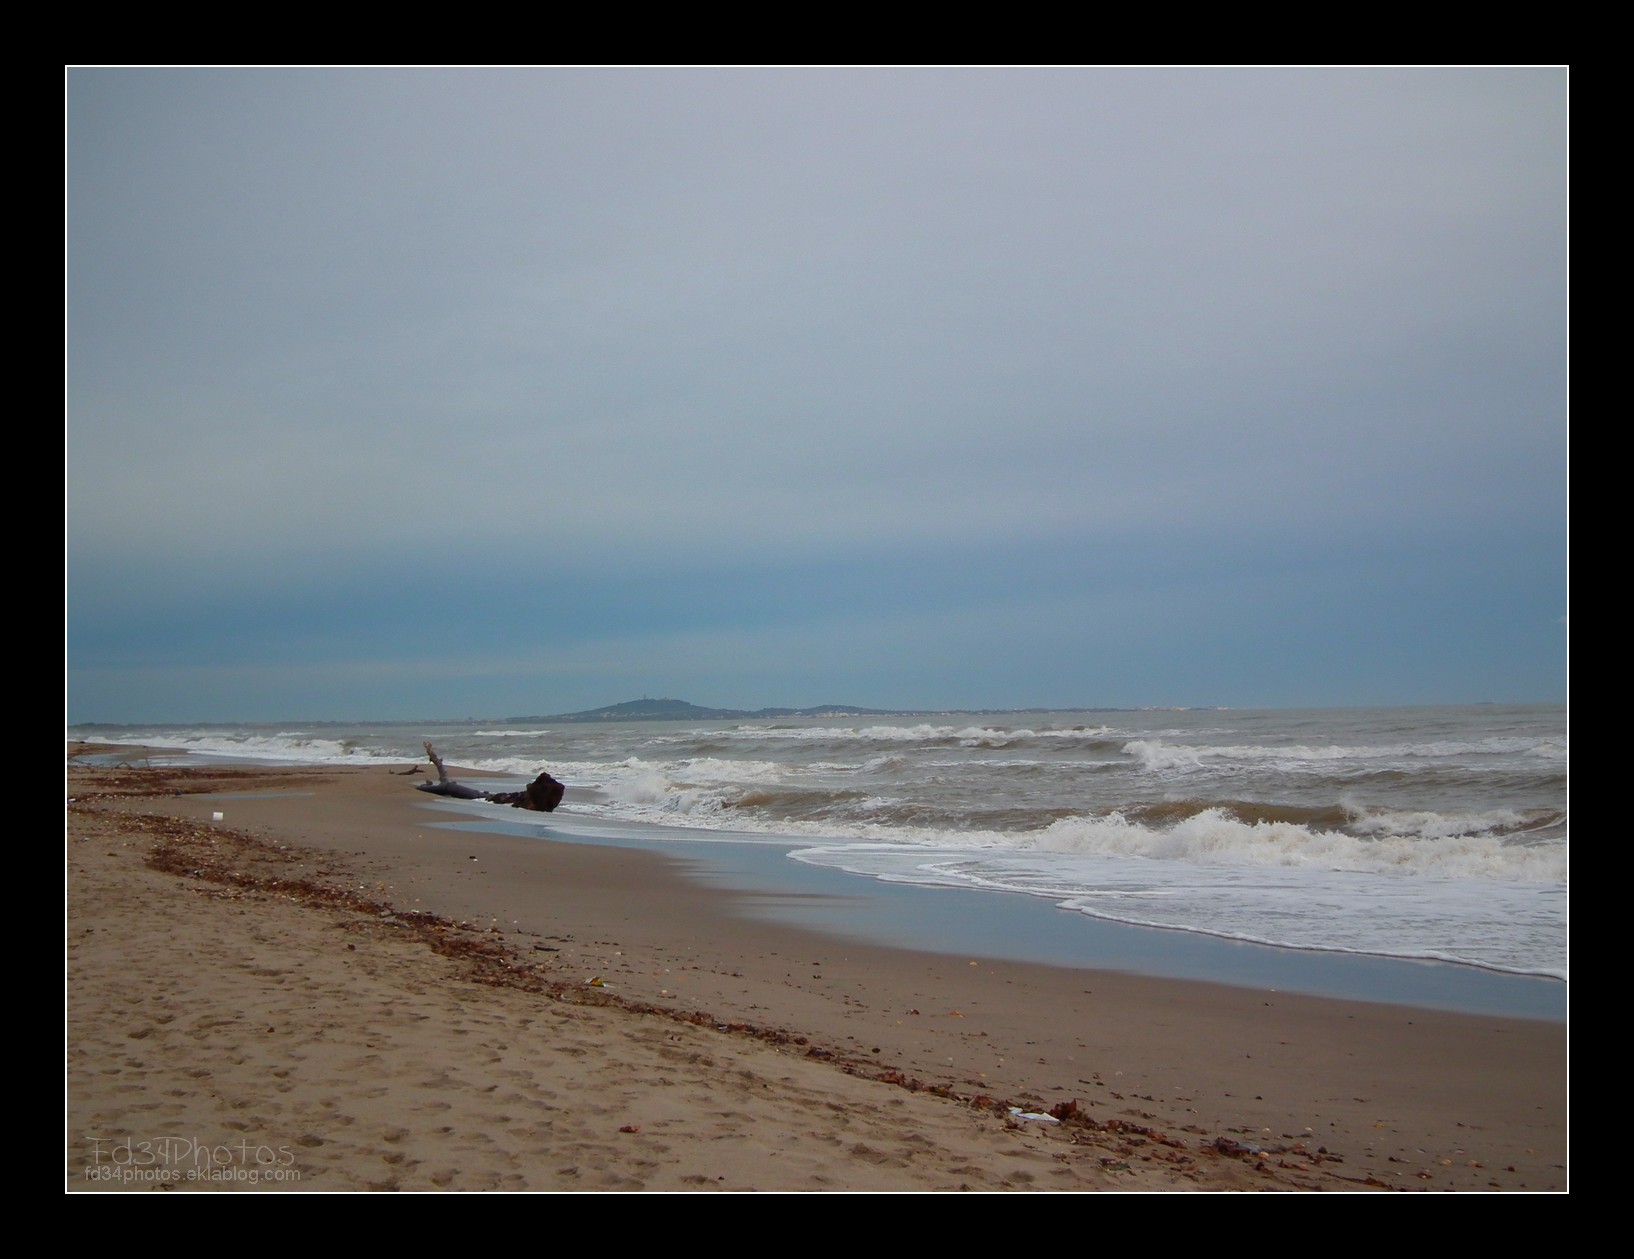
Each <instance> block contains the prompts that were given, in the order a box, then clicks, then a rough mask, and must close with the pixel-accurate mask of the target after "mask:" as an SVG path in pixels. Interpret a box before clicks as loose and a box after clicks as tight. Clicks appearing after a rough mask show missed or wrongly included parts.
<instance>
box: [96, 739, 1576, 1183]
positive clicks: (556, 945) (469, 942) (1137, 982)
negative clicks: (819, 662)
mask: <svg viewBox="0 0 1634 1259" xmlns="http://www.w3.org/2000/svg"><path fill="white" fill-rule="evenodd" d="M68 776H69V795H70V796H71V797H72V798H73V803H72V804H71V805H70V807H69V811H68V820H67V876H68V883H67V892H68V902H67V909H68V914H67V1042H68V1049H67V1055H68V1070H67V1107H66V1146H67V1185H68V1188H69V1189H70V1190H76V1191H78V1190H86V1189H119V1190H133V1189H134V1190H142V1191H153V1190H177V1189H209V1190H219V1189H255V1190H267V1189H273V1190H296V1191H314V1190H323V1191H346V1190H366V1189H402V1190H433V1189H461V1190H474V1189H514V1190H535V1191H570V1190H578V1191H588V1190H604V1191H605V1190H648V1191H655V1190H664V1191H690V1190H715V1191H743V1190H761V1191H777V1190H782V1191H835V1190H852V1191H941V1190H961V1189H964V1190H987V1191H992V1190H1034V1191H1038V1190H1053V1191H1086V1190H1110V1191H1120V1190H1121V1191H1157V1190H1192V1191H1196V1190H1327V1191H1377V1190H1412V1191H1440V1190H1465V1191H1467V1190H1476V1191H1499V1190H1505V1191H1516V1190H1532V1191H1559V1190H1564V1189H1565V1188H1566V1183H1567V1182H1566V1114H1567V1105H1566V1029H1565V1027H1564V1026H1562V1025H1560V1024H1557V1023H1549V1022H1543V1021H1532V1020H1522V1019H1504V1018H1494V1017H1482V1016H1473V1015H1465V1014H1451V1013H1438V1012H1433V1011H1425V1010H1419V1009H1409V1008H1403V1007H1394V1006H1383V1005H1372V1004H1362V1003H1350V1002H1342V1001H1332V1000H1325V999H1318V998H1308V997H1301V996H1296V995H1290V994H1286V993H1270V992H1260V991H1253V990H1248V989H1239V988H1230V987H1223V986H1216V985H1209V984H1199V983H1187V982H1180V981H1167V980H1155V979H1150V978H1141V977H1132V976H1126V975H1120V974H1114V973H1109V972H1103V971H1085V970H1072V969H1063V968H1055V967H1046V966H1031V965H1024V964H1018V963H1012V962H1000V961H991V960H988V959H984V958H972V957H948V956H942V955H936V954H927V953H915V952H911V951H906V950H899V949H890V948H882V947H875V946H871V945H866V944H858V943H856V942H854V941H849V940H843V939H840V938H836V937H829V936H826V935H822V934H818V933H815V932H807V931H802V930H799V929H795V928H788V927H781V926H777V925H769V924H767V923H765V922H762V921H755V920H751V919H750V918H748V917H747V916H745V915H743V914H742V913H740V912H737V910H738V907H739V906H740V902H738V901H736V900H735V899H734V898H733V896H732V895H731V894H728V893H724V892H720V891H716V890H712V889H709V888H706V887H703V886H701V885H700V884H699V883H698V882H697V881H696V880H689V879H685V878H682V877H680V876H679V875H678V873H677V872H676V869H675V867H674V863H672V862H670V861H667V860H666V859H664V858H662V857H659V856H655V855H653V854H650V853H646V852H638V851H631V850H623V849H609V848H602V847H582V846H577V845H569V844H541V843H540V842H538V841H537V840H531V839H520V838H508V837H505V836H499V835H486V834H482V835H474V834H469V833H461V832H454V831H448V830H442V829H436V828H435V823H437V822H440V821H444V820H447V819H446V818H445V817H442V816H438V815H437V814H435V813H432V812H430V811H428V810H427V809H426V808H425V807H423V805H424V802H425V799H426V798H425V797H424V796H422V795H420V794H419V793H417V792H415V791H413V790H412V789H411V783H412V782H413V781H414V780H413V779H407V778H402V777H394V776H392V775H390V774H388V773H385V772H384V771H380V770H367V771H365V770H356V771H352V770H335V769H321V770H242V769H204V768H199V769H188V770H166V769H136V770H124V769H95V768H90V767H83V766H80V765H77V764H75V763H73V762H71V763H70V768H69V775H68ZM207 791H213V792H264V793H277V794H262V795H257V796H251V797H244V798H225V799H224V798H221V797H220V796H217V797H216V798H207V797H205V796H202V795H200V794H198V793H201V792H207ZM570 799H571V797H570ZM216 812H221V813H223V814H224V815H225V817H224V820H222V821H220V822H216V821H213V820H212V816H213V814H214V813H216ZM557 817H558V819H559V820H560V821H561V823H562V825H563V826H564V827H567V828H570V825H571V819H570V817H569V816H567V815H565V814H559V815H557ZM1012 1106H1013V1107H1017V1108H1020V1109H1022V1110H1023V1111H1026V1112H1031V1113H1043V1112H1049V1111H1052V1110H1053V1111H1055V1112H1056V1113H1057V1114H1058V1115H1061V1116H1063V1117H1064V1122H1059V1123H1045V1122H1039V1121H1035V1120H1029V1119H1019V1120H1018V1119H1016V1118H1014V1117H1012V1115H1011V1114H1010V1108H1011V1107H1012Z"/></svg>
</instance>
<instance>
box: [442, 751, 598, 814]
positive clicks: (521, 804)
mask: <svg viewBox="0 0 1634 1259" xmlns="http://www.w3.org/2000/svg"><path fill="white" fill-rule="evenodd" d="M426 755H427V756H428V757H430V758H431V763H432V764H433V765H434V766H436V769H437V781H436V782H423V783H415V784H414V788H415V790H416V791H429V792H430V793H431V794H432V795H434V796H452V797H453V798H454V799H456V800H491V801H492V802H493V803H495V804H508V805H510V806H511V807H512V808H516V809H531V810H532V811H533V812H535V813H554V812H555V811H556V806H557V805H559V804H560V803H561V802H562V796H563V795H565V794H566V792H567V788H566V787H564V786H562V784H561V783H559V782H557V781H556V780H555V779H554V778H552V777H551V776H550V775H549V774H546V773H543V772H541V773H540V775H539V777H537V778H535V779H534V780H533V781H532V782H530V783H529V784H528V785H527V786H526V787H524V788H523V789H522V790H521V791H481V790H479V789H477V788H476V787H471V786H468V785H466V784H465V783H462V782H456V781H454V779H452V778H450V777H449V776H448V771H447V770H446V769H445V768H443V758H442V757H440V756H438V755H437V749H436V748H434V747H432V746H431V740H429V739H427V740H426Z"/></svg>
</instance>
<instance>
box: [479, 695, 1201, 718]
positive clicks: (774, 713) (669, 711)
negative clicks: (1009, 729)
mask: <svg viewBox="0 0 1634 1259" xmlns="http://www.w3.org/2000/svg"><path fill="white" fill-rule="evenodd" d="M1137 711H1144V712H1159V711H1172V712H1184V711H1212V710H1209V709H1195V710H1193V709H1183V708H1168V707H1166V706H1164V707H1158V708H1150V709H1130V708H973V709H965V708H960V709H951V708H864V707H862V706H861V705H860V704H814V705H812V706H811V707H810V708H755V709H747V708H706V707H703V706H702V705H699V704H692V703H689V702H688V701H686V700H684V699H646V698H642V699H632V700H626V701H625V702H624V703H622V704H609V705H607V706H606V707H605V708H591V709H587V710H585V711H584V712H577V713H554V714H552V715H550V716H532V717H509V718H506V720H508V721H552V722H568V721H575V722H577V721H582V722H601V721H738V720H755V719H765V718H769V717H939V716H947V715H948V714H949V713H954V712H959V713H969V714H970V715H972V716H982V715H991V714H994V713H1059V712H1075V713H1120V712H1137Z"/></svg>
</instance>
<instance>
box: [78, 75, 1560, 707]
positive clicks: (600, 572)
mask: <svg viewBox="0 0 1634 1259" xmlns="http://www.w3.org/2000/svg"><path fill="white" fill-rule="evenodd" d="M1566 107H1567V76H1566V72H1565V71H1564V70H1560V69H1515V70H1505V69H1497V70H1487V69H1473V70H1470V69H1455V70H1437V69H1429V70H1365V69H1364V70H1183V69H1182V70H1142V69H1130V70H1118V69H1109V70H1097V69H1064V70H940V69H929V70H913V69H908V70H903V69H883V70H820V69H819V70H801V69H746V70H710V69H704V70H645V69H631V70H617V69H613V70H599V69H587V70H574V69H567V70H552V69H544V70H519V71H510V70H322V69H320V70H234V69H227V70H118V69H112V70H103V69H80V70H70V71H69V72H68V74H67V109H66V126H67V131H66V167H67V411H66V432H65V446H66V460H67V473H66V481H67V493H66V570H67V666H68V670H67V710H68V717H69V720H70V721H86V720H90V721H132V722H141V721H177V720H200V721H206V720H223V721H226V720H283V719H288V720H295V719H303V718H304V719H313V718H336V719H368V718H381V719H387V718H394V717H438V716H447V717H460V716H466V715H480V716H499V715H521V714H535V713H554V712H564V711H569V710H573V709H580V708H588V707H595V706H599V705H602V704H610V703H614V702H618V701H622V700H626V699H631V698H636V697H639V696H641V695H643V694H647V695H652V696H655V697H656V696H675V697H679V698H684V699H689V700H692V701H694V702H697V703H702V704H710V705H723V706H734V707H746V708H752V707H759V706H762V705H771V704H790V705H806V704H814V703H821V702H848V703H856V704H863V705H869V706H874V707H882V708H883V707H912V708H955V707H959V708H972V707H981V708H996V707H1012V706H1046V705H1047V706H1055V705H1062V706H1076V705H1110V706H1141V705H1167V704H1187V705H1189V704H1197V705H1213V704H1227V705H1233V706H1258V705H1267V706H1290V705H1293V706H1324V705H1341V704H1344V705H1349V704H1406V703H1459V702H1469V701H1479V700H1499V701H1512V700H1513V701H1553V700H1559V699H1561V698H1562V697H1563V696H1564V692H1565V672H1566V671H1565V647H1566V626H1565V614H1566V576H1565V574H1566V441H1567V429H1566V376H1565V332H1566V191H1567V175H1566V141H1567V119H1566Z"/></svg>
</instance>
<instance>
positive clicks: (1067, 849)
mask: <svg viewBox="0 0 1634 1259" xmlns="http://www.w3.org/2000/svg"><path fill="white" fill-rule="evenodd" d="M68 734H69V737H70V738H74V739H98V740H106V741H111V742H119V743H127V744H140V745H145V746H147V747H153V748H160V749H174V750H175V751H176V752H178V753H186V754H188V755H189V756H191V757H206V758H210V759H217V760H228V761H237V762H242V761H255V762H265V763H276V764H307V765H311V764H317V765H323V764H336V765H364V766H367V765H380V766H381V767H382V768H384V767H386V766H393V767H397V768H401V767H403V766H404V765H405V763H407V762H411V761H420V762H423V761H424V759H425V756H424V751H423V742H424V741H425V740H428V739H429V740H431V741H432V742H433V743H434V744H435V745H436V747H437V749H438V751H439V752H440V753H441V754H442V756H443V758H444V759H445V761H447V762H448V763H449V764H450V765H458V766H464V767H470V768H473V769H480V770H486V771H489V772H492V773H495V774H499V775H502V776H505V777H506V778H509V779H512V780H514V782H515V783H516V784H518V785H519V784H520V783H522V782H525V781H527V780H529V779H531V778H533V777H534V776H535V775H536V774H538V773H539V772H540V771H541V770H545V771H548V772H549V773H551V774H552V775H554V776H555V777H556V778H558V779H560V780H561V781H562V782H563V783H565V784H567V786H568V792H567V796H566V799H565V801H564V803H563V804H562V806H561V808H560V809H558V810H557V812H556V813H554V814H550V815H530V814H523V813H519V812H518V811H516V810H509V809H504V810H501V809H500V808H499V806H491V805H477V806H474V809H475V814H474V816H476V821H475V822H474V823H471V824H475V825H481V824H482V821H481V817H480V815H481V813H482V811H483V810H488V811H490V813H491V814H492V816H491V817H490V818H489V821H490V822H491V823H492V825H493V826H495V827H498V826H500V825H503V826H504V828H505V829H507V830H512V831H518V830H520V833H536V834H537V835H538V836H539V837H540V838H541V839H542V840H562V839H566V840H569V841H571V840H573V839H574V838H575V828H576V827H577V828H579V830H580V831H582V837H583V838H586V839H592V838H593V839H597V840H599V841H605V840H607V838H608V837H609V836H611V837H613V838H614V839H615V840H616V839H617V838H618V837H620V836H622V837H624V838H625V839H627V840H628V841H629V842H639V843H641V844H643V845H644V846H648V847H657V848H660V849H663V850H668V851H671V852H674V853H677V854H687V853H718V852H720V851H723V848H722V845H735V846H740V847H741V846H743V845H750V846H755V847H757V848H758V849H759V850H760V852H759V855H758V857H757V860H758V863H759V864H758V866H757V869H759V870H760V871H761V873H760V874H758V875H757V876H756V877H757V878H761V879H765V878H767V877H773V878H775V877H776V875H775V873H774V874H773V875H772V876H767V875H766V874H765V871H766V870H772V871H774V872H775V871H776V870H778V869H782V870H784V871H785V872H786V873H787V875H788V879H789V881H790V882H791V883H797V882H798V880H799V876H800V872H801V871H802V870H804V871H808V872H815V871H823V872H826V877H827V878H828V879H829V883H828V884H826V886H838V887H851V888H853V889H860V888H861V887H862V886H864V885H865V884H873V885H875V886H877V887H879V888H882V889H883V888H884V887H885V886H887V885H890V886H896V887H900V886H911V887H919V888H924V889H940V890H943V891H944V892H945V891H949V890H956V891H958V892H961V893H963V894H964V897H963V899H962V900H961V901H960V902H958V903H959V905H960V906H961V908H960V910H959V912H958V914H957V915H955V921H956V922H957V921H960V920H962V921H965V922H967V923H971V924H974V923H975V922H977V921H979V920H982V919H984V918H986V917H989V916H996V915H997V914H998V912H999V906H1000V905H1001V904H1004V905H1015V904H1017V903H1019V902H1020V901H1023V900H1024V901H1026V902H1029V903H1031V904H1032V905H1034V906H1036V907H1047V908H1048V909H1049V911H1050V913H1051V915H1053V919H1054V922H1055V923H1056V924H1057V925H1056V927H1055V928H1052V929H1054V930H1060V929H1061V927H1062V924H1066V923H1069V922H1071V921H1074V920H1076V921H1078V922H1080V923H1082V924H1084V925H1085V927H1086V928H1087V927H1089V926H1090V925H1092V924H1102V925H1105V924H1118V925H1122V926H1125V927H1132V928H1143V929H1148V930H1156V931H1161V932H1164V933H1169V934H1170V935H1171V936H1174V937H1177V938H1190V939H1193V940H1203V939H1210V940H1215V941H1230V942H1234V943H1237V944H1242V945H1250V946H1262V947H1264V948H1269V949H1274V950H1284V951H1294V952H1297V953H1301V954H1307V955H1309V954H1320V955H1349V956H1355V957H1371V958H1385V959H1397V960H1401V961H1404V962H1408V961H1410V962H1420V963H1436V964H1441V965H1442V966H1452V967H1456V968H1465V969H1469V970H1477V971H1482V972H1487V973H1489V974H1496V975H1509V976H1527V977H1533V978H1535V979H1546V980H1550V981H1557V982H1556V983H1554V984H1551V985H1549V987H1557V988H1558V989H1559V990H1560V991H1561V993H1562V994H1563V993H1564V990H1565V981H1567V980H1568V978H1569V958H1568V935H1569V931H1568V907H1569V893H1568V888H1569V882H1570V876H1569V868H1570V860H1571V857H1570V845H1569V840H1568V827H1567V796H1568V790H1567V761H1568V756H1569V747H1570V745H1569V741H1568V725H1567V713H1566V710H1565V708H1564V707H1562V706H1534V705H1525V706H1516V705H1499V704H1482V705H1473V706H1469V707H1435V708H1348V709H1330V710H1319V711H1318V710H1303V711H1301V710H1236V709H1208V710H1199V709H1185V710H1167V709H1164V710H1139V711H1122V710H1119V711H1061V712H1044V711H1031V710H1029V711H1026V712H983V713H935V714H927V713H916V714H912V715H900V716H897V715H892V716H885V715H880V714H877V713H835V714H830V715H824V716H823V717H820V718H812V717H785V718H775V719H753V720H746V719H729V720H684V719H683V720H673V721H634V722H627V721H602V722H562V721H556V722H553V721H549V720H510V719H507V720H493V719H487V720H470V721H463V722H444V721H439V722H419V723H358V724H335V723H312V724H299V723H284V724H278V725H232V724H212V725H186V726H177V725H150V726H149V725H136V726H133V725H125V726H85V725H81V726H75V727H73V728H72V729H71V730H69V732H68ZM501 813H502V814H503V815H504V816H503V818H501V817H500V816H499V815H500V814H501ZM530 828H531V832H530ZM882 903H883V904H885V905H887V906H889V905H891V904H897V903H900V902H893V901H890V900H886V901H884V902H882ZM884 912H886V913H889V912H891V911H890V910H889V909H887V910H886V911H884ZM944 917H946V915H944ZM953 930H954V931H955V932H957V930H958V928H957V926H955V927H954V928H953ZM1560 1001H1561V1004H1563V1003H1564V996H1563V995H1562V997H1561V998H1560Z"/></svg>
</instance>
